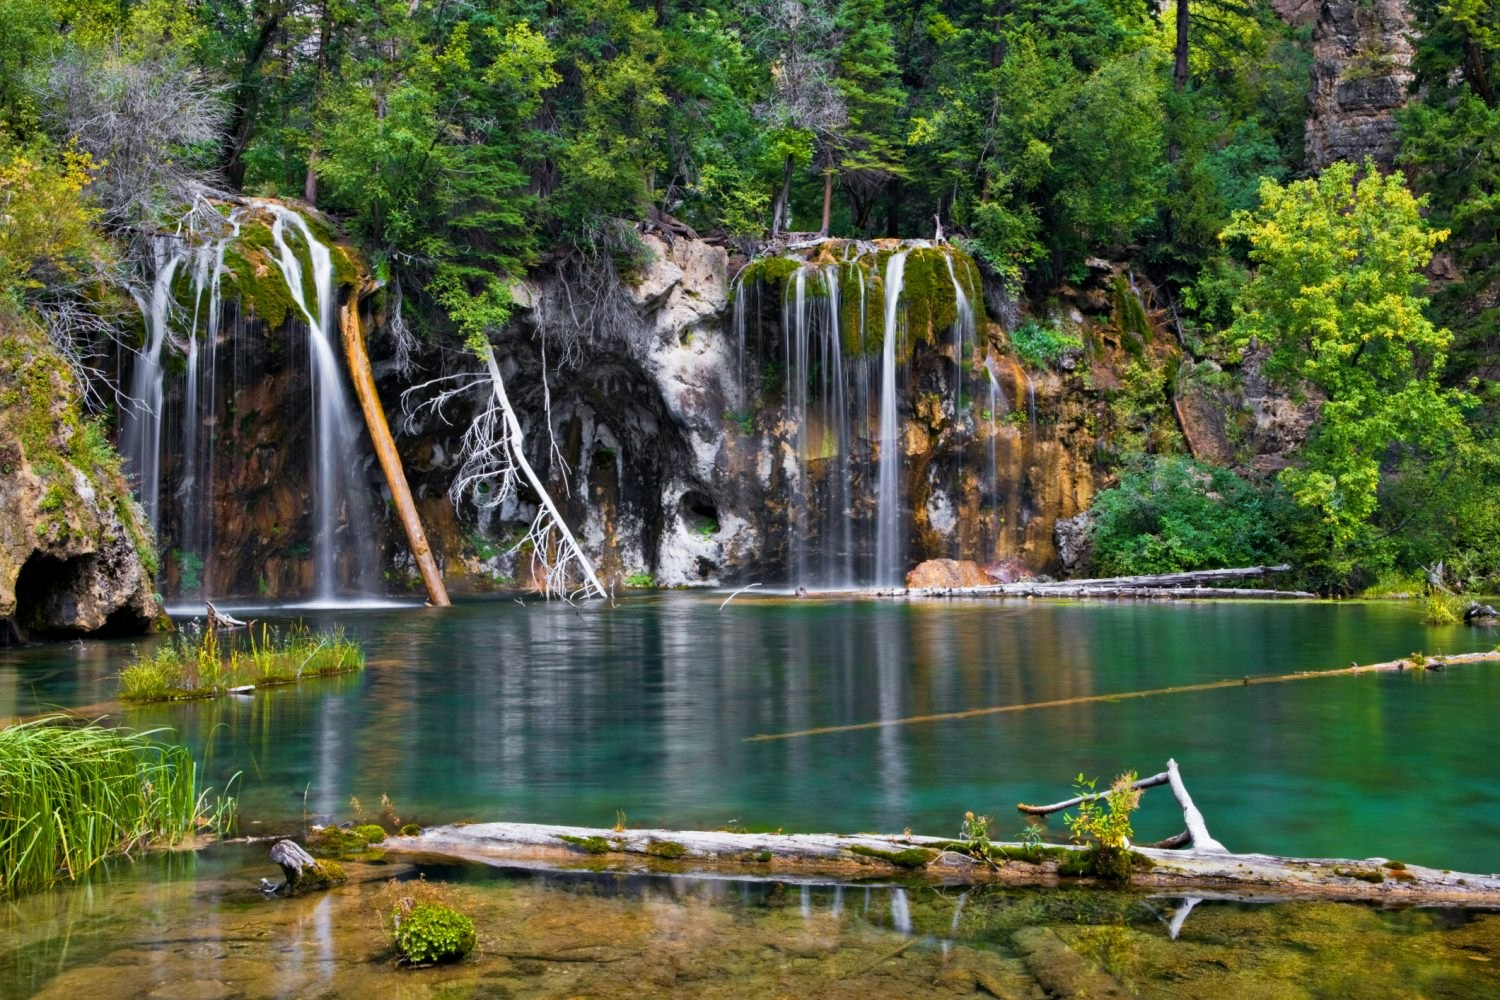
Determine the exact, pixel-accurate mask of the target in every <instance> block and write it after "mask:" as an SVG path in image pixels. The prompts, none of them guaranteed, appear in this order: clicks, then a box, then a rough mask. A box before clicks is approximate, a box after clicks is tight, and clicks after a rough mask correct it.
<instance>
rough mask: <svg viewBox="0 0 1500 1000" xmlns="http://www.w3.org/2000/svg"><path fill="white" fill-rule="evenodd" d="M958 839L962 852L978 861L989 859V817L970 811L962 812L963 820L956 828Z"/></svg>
mask: <svg viewBox="0 0 1500 1000" xmlns="http://www.w3.org/2000/svg"><path fill="white" fill-rule="evenodd" d="M958 841H959V844H960V846H962V848H963V850H964V853H966V854H968V855H969V856H970V857H973V858H978V859H979V860H980V861H989V860H990V818H989V817H988V816H976V815H974V813H973V812H972V811H969V812H965V813H964V821H963V823H962V824H961V825H960V826H959V828H958Z"/></svg>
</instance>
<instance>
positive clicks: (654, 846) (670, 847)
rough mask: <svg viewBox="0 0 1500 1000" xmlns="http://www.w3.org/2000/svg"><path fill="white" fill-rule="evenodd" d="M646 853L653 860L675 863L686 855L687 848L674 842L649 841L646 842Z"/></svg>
mask: <svg viewBox="0 0 1500 1000" xmlns="http://www.w3.org/2000/svg"><path fill="white" fill-rule="evenodd" d="M646 853H647V854H649V855H651V857H653V858H663V859H665V860H667V861H675V860H677V859H678V858H680V857H683V856H684V855H686V854H687V848H686V847H683V846H682V845H681V844H679V843H677V841H675V840H649V841H647V842H646Z"/></svg>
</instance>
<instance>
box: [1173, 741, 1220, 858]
mask: <svg viewBox="0 0 1500 1000" xmlns="http://www.w3.org/2000/svg"><path fill="white" fill-rule="evenodd" d="M1167 775H1168V777H1169V778H1170V779H1171V785H1172V794H1173V795H1175V796H1176V797H1177V804H1178V805H1179V806H1181V807H1182V819H1183V821H1184V822H1185V823H1187V832H1188V835H1189V836H1191V837H1192V838H1193V849H1194V850H1196V851H1219V852H1222V853H1224V854H1228V853H1229V848H1227V847H1225V846H1224V845H1223V844H1221V843H1219V842H1218V841H1217V840H1215V839H1214V838H1213V837H1211V836H1209V834H1208V824H1207V823H1204V822H1203V814H1202V813H1201V812H1199V811H1198V807H1197V806H1196V805H1194V804H1193V797H1192V796H1191V795H1189V794H1188V790H1187V785H1185V784H1183V783H1182V772H1180V771H1178V770H1177V762H1176V761H1175V760H1168V761H1167Z"/></svg>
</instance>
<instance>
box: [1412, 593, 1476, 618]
mask: <svg viewBox="0 0 1500 1000" xmlns="http://www.w3.org/2000/svg"><path fill="white" fill-rule="evenodd" d="M1467 606H1468V600H1467V599H1466V598H1463V597H1460V596H1458V595H1457V594H1445V593H1442V592H1440V591H1434V592H1433V593H1431V594H1428V595H1427V599H1426V601H1425V602H1424V604H1423V612H1424V613H1423V615H1422V624H1424V625H1457V624H1458V623H1459V622H1461V621H1463V620H1464V608H1465V607H1467Z"/></svg>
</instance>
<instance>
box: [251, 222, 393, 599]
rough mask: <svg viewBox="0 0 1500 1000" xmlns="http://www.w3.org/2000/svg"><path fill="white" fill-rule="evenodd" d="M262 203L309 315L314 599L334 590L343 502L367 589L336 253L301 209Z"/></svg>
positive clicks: (369, 556)
mask: <svg viewBox="0 0 1500 1000" xmlns="http://www.w3.org/2000/svg"><path fill="white" fill-rule="evenodd" d="M265 207H266V208H267V209H269V210H270V212H271V214H272V216H273V218H274V219H275V222H274V223H273V224H272V226H271V238H272V239H273V240H274V241H275V245H276V250H277V254H278V257H277V261H276V262H277V265H278V266H279V267H280V268H281V273H282V275H283V276H284V277H285V279H286V283H287V288H288V290H289V291H290V292H291V295H292V300H293V301H294V302H295V303H296V304H297V307H298V308H299V309H300V310H301V311H302V313H303V315H304V316H306V317H307V320H308V348H309V351H308V354H309V359H310V362H311V365H312V387H313V490H312V499H313V544H312V550H313V587H314V595H313V596H314V598H315V599H316V600H318V601H330V600H333V599H334V598H335V597H336V596H337V582H338V581H337V574H336V571H335V567H334V561H335V557H336V555H337V544H338V538H337V535H338V527H339V513H340V506H341V504H342V505H343V506H344V508H345V512H346V515H347V517H348V519H349V527H350V532H349V534H350V536H351V540H354V544H353V546H352V547H353V549H354V557H355V578H354V583H355V584H356V585H357V586H358V589H359V590H360V591H361V592H364V593H368V592H369V591H370V590H371V589H372V584H373V578H374V575H375V563H374V552H373V549H372V548H371V546H370V545H368V544H360V543H359V541H358V539H360V538H361V537H363V535H362V533H361V532H360V531H359V530H358V528H357V527H356V525H362V524H368V523H370V521H369V512H368V510H367V509H360V508H363V507H365V506H366V505H365V504H364V503H363V499H364V495H363V493H362V492H360V491H358V490H355V489H352V488H351V487H352V486H353V484H354V478H355V477H354V470H353V469H352V468H351V466H350V461H351V458H352V457H353V456H354V455H356V454H357V453H358V451H357V448H358V443H359V429H360V427H359V424H358V423H357V422H356V419H355V415H354V407H353V404H352V403H351V401H350V398H349V393H348V390H347V389H346V388H345V385H344V378H343V369H342V367H341V366H340V364H339V360H338V354H337V353H336V352H335V350H334V338H335V336H336V334H335V329H334V328H335V323H336V322H337V313H338V300H337V297H336V293H335V289H334V275H333V255H332V254H330V253H329V251H328V247H326V246H325V245H323V244H322V243H321V242H319V241H318V239H317V238H316V237H314V236H313V234H312V230H311V229H310V228H309V227H308V225H307V222H306V220H305V219H303V218H302V216H300V215H298V214H297V213H296V212H293V211H291V210H290V209H287V208H284V207H282V206H280V205H274V204H270V205H266V206H265ZM288 224H290V225H291V226H292V227H293V228H294V229H295V231H296V232H297V233H298V234H299V235H300V236H301V238H302V241H303V243H304V244H305V245H306V247H307V252H308V259H309V261H310V263H311V264H312V279H313V289H314V291H315V293H316V296H317V303H316V305H317V310H316V312H314V310H313V309H312V308H311V307H310V304H309V303H308V302H307V296H306V287H305V286H304V285H303V274H302V263H301V261H299V260H298V259H297V255H296V253H295V252H294V251H293V250H292V247H291V245H290V244H289V243H288V242H287V239H286V227H287V225H288Z"/></svg>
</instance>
